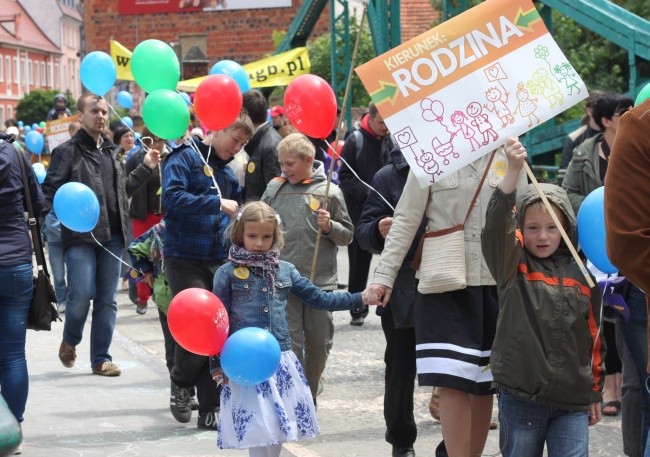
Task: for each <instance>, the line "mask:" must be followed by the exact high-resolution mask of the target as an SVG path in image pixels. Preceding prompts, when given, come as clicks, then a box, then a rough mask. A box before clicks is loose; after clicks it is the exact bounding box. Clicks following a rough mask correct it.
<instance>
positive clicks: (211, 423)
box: [196, 411, 219, 430]
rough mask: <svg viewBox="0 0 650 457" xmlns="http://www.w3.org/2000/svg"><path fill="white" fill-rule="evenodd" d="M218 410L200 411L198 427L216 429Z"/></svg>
mask: <svg viewBox="0 0 650 457" xmlns="http://www.w3.org/2000/svg"><path fill="white" fill-rule="evenodd" d="M218 417H219V412H218V411H208V412H199V420H198V422H197V424H196V427H197V428H198V429H200V430H216V429H217V418H218Z"/></svg>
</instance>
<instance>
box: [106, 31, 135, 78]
mask: <svg viewBox="0 0 650 457" xmlns="http://www.w3.org/2000/svg"><path fill="white" fill-rule="evenodd" d="M131 54H133V53H132V52H131V51H129V50H128V49H127V48H125V47H124V46H122V45H121V44H120V43H118V42H117V41H114V40H111V57H112V58H113V61H114V62H115V68H117V79H121V80H125V81H135V78H134V77H133V73H131Z"/></svg>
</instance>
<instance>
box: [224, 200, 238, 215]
mask: <svg viewBox="0 0 650 457" xmlns="http://www.w3.org/2000/svg"><path fill="white" fill-rule="evenodd" d="M221 211H223V212H224V213H226V214H227V215H228V216H229V217H235V216H236V215H237V211H239V203H237V202H236V201H235V200H228V199H227V198H222V199H221Z"/></svg>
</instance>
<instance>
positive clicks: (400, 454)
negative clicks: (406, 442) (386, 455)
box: [393, 446, 415, 457]
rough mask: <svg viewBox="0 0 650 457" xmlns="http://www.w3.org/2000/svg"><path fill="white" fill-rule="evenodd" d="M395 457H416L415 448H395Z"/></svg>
mask: <svg viewBox="0 0 650 457" xmlns="http://www.w3.org/2000/svg"><path fill="white" fill-rule="evenodd" d="M393 457H415V451H414V450H413V446H405V447H399V446H393Z"/></svg>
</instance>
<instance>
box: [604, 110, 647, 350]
mask: <svg viewBox="0 0 650 457" xmlns="http://www.w3.org/2000/svg"><path fill="white" fill-rule="evenodd" d="M648 132H650V99H648V100H646V101H645V102H644V103H642V104H641V105H639V106H637V107H636V108H634V109H632V110H631V111H629V112H628V113H626V114H625V115H624V116H623V117H622V118H621V121H620V124H619V126H618V131H617V132H616V139H615V140H614V145H613V147H612V154H611V156H610V159H609V166H608V167H607V177H606V179H605V227H606V232H607V255H608V256H609V259H610V260H611V261H612V263H613V264H614V265H616V266H617V267H618V268H619V269H620V270H621V272H622V273H623V274H624V275H625V276H626V277H627V278H628V279H629V280H630V281H632V283H634V284H635V285H636V286H638V287H639V288H641V289H642V290H643V291H644V292H645V293H646V298H647V297H648V296H650V211H649V210H648V207H649V205H650V203H649V200H650V191H649V190H648V183H650V134H648ZM648 310H649V311H650V300H649V301H648ZM648 342H649V343H650V338H648Z"/></svg>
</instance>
